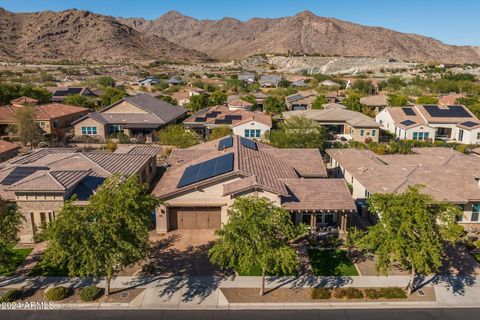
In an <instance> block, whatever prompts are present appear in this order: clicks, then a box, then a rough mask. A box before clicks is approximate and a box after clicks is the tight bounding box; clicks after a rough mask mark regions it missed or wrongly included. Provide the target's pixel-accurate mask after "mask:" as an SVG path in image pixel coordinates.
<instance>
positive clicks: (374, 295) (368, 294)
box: [363, 288, 382, 299]
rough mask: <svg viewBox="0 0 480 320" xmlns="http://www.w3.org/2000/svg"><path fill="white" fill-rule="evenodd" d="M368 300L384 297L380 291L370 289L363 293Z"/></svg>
mask: <svg viewBox="0 0 480 320" xmlns="http://www.w3.org/2000/svg"><path fill="white" fill-rule="evenodd" d="M363 292H364V293H365V296H366V297H367V298H368V299H379V298H381V297H382V295H381V294H380V290H377V289H373V288H368V289H365V290H364V291H363Z"/></svg>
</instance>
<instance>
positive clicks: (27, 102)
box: [10, 96, 40, 106]
mask: <svg viewBox="0 0 480 320" xmlns="http://www.w3.org/2000/svg"><path fill="white" fill-rule="evenodd" d="M39 102H40V101H38V100H37V99H34V98H30V97H25V96H23V97H20V98H17V99H13V100H11V101H10V104H11V105H14V106H36V105H37V104H38V103H39Z"/></svg>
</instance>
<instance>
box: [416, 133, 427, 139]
mask: <svg viewBox="0 0 480 320" xmlns="http://www.w3.org/2000/svg"><path fill="white" fill-rule="evenodd" d="M428 135H429V134H428V132H414V133H413V140H428Z"/></svg>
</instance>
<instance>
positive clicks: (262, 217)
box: [209, 197, 304, 295]
mask: <svg viewBox="0 0 480 320" xmlns="http://www.w3.org/2000/svg"><path fill="white" fill-rule="evenodd" d="M303 232H304V229H303V228H302V227H300V226H295V225H294V224H293V223H292V219H291V217H290V214H289V212H288V211H287V210H285V209H283V208H281V207H277V206H276V205H275V204H273V203H272V202H271V201H270V200H268V199H267V198H257V197H240V198H237V199H235V202H234V203H233V205H232V206H231V207H230V209H229V210H228V223H227V224H226V225H224V226H223V228H222V229H219V230H217V231H216V234H217V235H218V236H219V239H218V240H216V241H215V244H214V245H213V247H212V248H211V249H210V250H209V256H210V261H211V262H212V263H214V264H217V265H219V266H220V267H221V268H231V269H237V270H238V271H240V272H249V271H250V270H251V269H253V268H258V267H259V268H260V270H261V272H262V284H261V289H260V295H263V294H264V292H265V275H267V274H279V273H280V274H292V273H295V272H297V271H298V269H299V266H300V263H299V260H298V256H297V254H296V252H295V250H293V248H292V247H291V246H290V245H289V242H288V241H289V240H292V239H294V238H295V237H297V236H299V235H301V234H302V233H303Z"/></svg>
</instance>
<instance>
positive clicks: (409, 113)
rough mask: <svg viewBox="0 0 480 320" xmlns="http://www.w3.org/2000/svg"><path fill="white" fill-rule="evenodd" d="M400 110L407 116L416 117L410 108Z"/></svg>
mask: <svg viewBox="0 0 480 320" xmlns="http://www.w3.org/2000/svg"><path fill="white" fill-rule="evenodd" d="M402 110H403V112H404V113H405V114H406V115H407V116H416V115H417V114H416V113H415V110H413V109H412V108H402Z"/></svg>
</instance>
